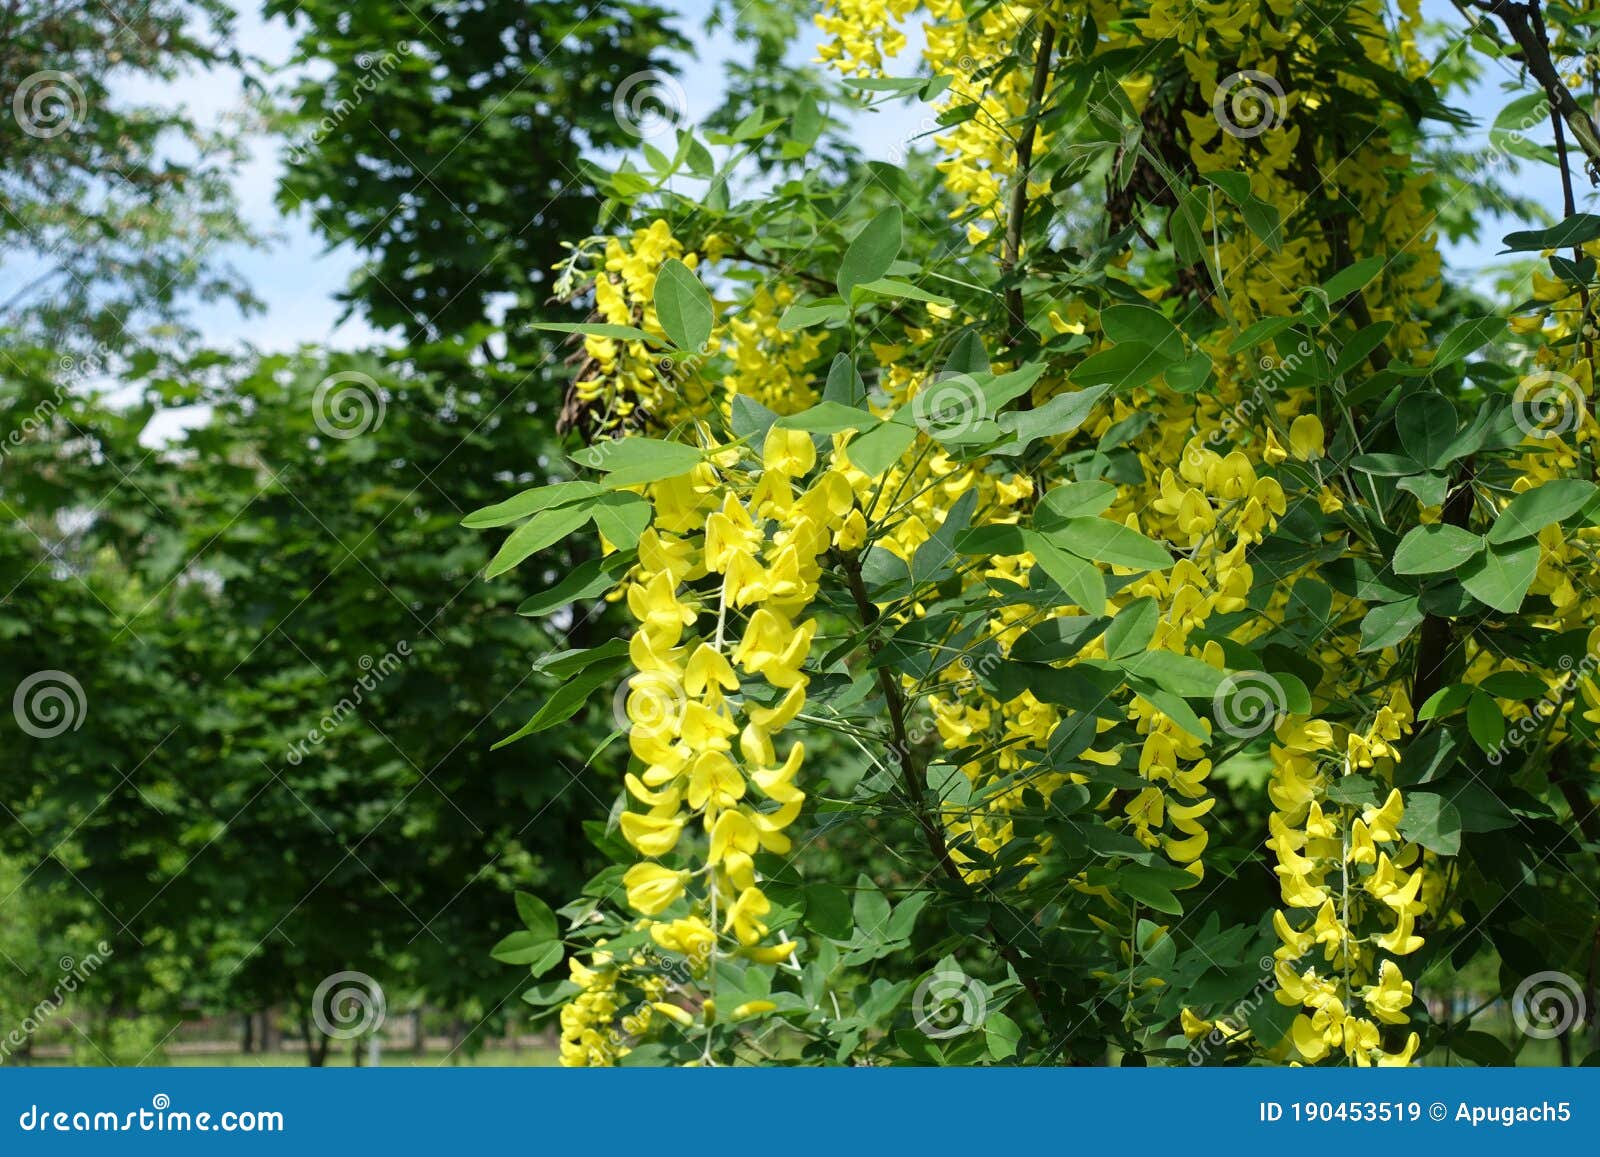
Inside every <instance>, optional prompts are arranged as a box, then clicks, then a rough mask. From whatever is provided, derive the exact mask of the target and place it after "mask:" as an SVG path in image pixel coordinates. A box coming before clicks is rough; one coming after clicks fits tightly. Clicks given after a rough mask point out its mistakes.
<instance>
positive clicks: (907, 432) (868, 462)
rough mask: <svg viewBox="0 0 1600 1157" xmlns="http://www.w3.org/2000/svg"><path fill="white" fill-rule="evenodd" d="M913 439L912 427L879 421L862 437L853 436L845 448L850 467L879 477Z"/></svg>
mask: <svg viewBox="0 0 1600 1157" xmlns="http://www.w3.org/2000/svg"><path fill="white" fill-rule="evenodd" d="M916 440H917V429H916V427H915V426H906V425H902V424H901V423H899V422H882V423H879V424H878V425H877V426H875V427H874V428H872V429H870V430H868V431H867V432H866V433H864V434H857V435H856V436H855V437H854V438H852V439H850V441H849V443H848V444H847V445H846V447H845V454H846V455H847V456H848V457H849V459H850V462H851V464H852V465H854V466H855V467H856V469H858V470H863V471H865V472H866V473H868V474H872V475H878V474H882V473H883V472H884V471H885V470H887V469H888V468H889V467H890V466H893V465H894V464H895V463H896V462H898V461H900V456H901V455H902V454H904V453H905V452H906V451H907V450H908V449H909V448H910V446H911V443H913V442H915V441H916Z"/></svg>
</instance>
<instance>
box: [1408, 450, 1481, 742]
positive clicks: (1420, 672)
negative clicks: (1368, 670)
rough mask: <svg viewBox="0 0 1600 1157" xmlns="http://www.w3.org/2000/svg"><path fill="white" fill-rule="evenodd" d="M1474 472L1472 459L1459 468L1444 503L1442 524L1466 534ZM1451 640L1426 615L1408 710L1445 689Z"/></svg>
mask: <svg viewBox="0 0 1600 1157" xmlns="http://www.w3.org/2000/svg"><path fill="white" fill-rule="evenodd" d="M1475 474H1476V472H1475V470H1474V468H1473V462H1472V459H1471V458H1468V459H1467V460H1466V461H1465V462H1463V463H1462V464H1461V477H1460V479H1459V480H1458V481H1457V483H1456V488H1455V489H1454V490H1452V491H1451V492H1450V497H1449V498H1447V499H1446V500H1445V504H1444V512H1443V518H1442V520H1441V521H1443V522H1444V523H1446V524H1447V525H1449V526H1457V527H1460V528H1461V529H1463V530H1465V529H1466V527H1467V523H1468V521H1469V520H1470V519H1471V517H1472V481H1473V478H1474V477H1475ZM1453 641H1454V640H1453V639H1452V637H1451V632H1450V620H1449V619H1447V618H1444V617H1442V616H1440V615H1428V616H1427V617H1426V618H1424V619H1423V620H1422V630H1421V634H1420V635H1419V637H1418V639H1417V666H1416V670H1415V672H1413V674H1412V679H1411V707H1412V710H1419V709H1420V708H1421V707H1422V705H1423V704H1424V703H1426V702H1427V701H1428V700H1429V699H1431V698H1432V697H1433V694H1434V692H1435V691H1437V690H1439V688H1440V687H1442V686H1443V685H1444V672H1445V660H1447V659H1448V658H1449V657H1450V647H1451V644H1452V642H1453Z"/></svg>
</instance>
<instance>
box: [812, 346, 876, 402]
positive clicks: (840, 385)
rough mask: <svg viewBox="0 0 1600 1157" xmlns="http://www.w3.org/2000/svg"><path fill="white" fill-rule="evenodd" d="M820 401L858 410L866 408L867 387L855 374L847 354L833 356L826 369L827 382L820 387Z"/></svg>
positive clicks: (852, 363)
mask: <svg viewBox="0 0 1600 1157" xmlns="http://www.w3.org/2000/svg"><path fill="white" fill-rule="evenodd" d="M822 400H823V401H825V402H837V403H839V404H840V405H841V406H853V407H855V408H856V409H858V410H864V409H866V408H867V386H866V383H865V382H863V381H862V380H861V375H860V374H859V373H857V372H856V364H855V362H853V361H851V360H850V355H849V354H844V353H840V354H835V355H834V356H833V364H832V365H830V366H829V367H828V380H827V382H826V383H824V384H823V387H822Z"/></svg>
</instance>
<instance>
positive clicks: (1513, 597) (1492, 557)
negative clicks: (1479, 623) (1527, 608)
mask: <svg viewBox="0 0 1600 1157" xmlns="http://www.w3.org/2000/svg"><path fill="white" fill-rule="evenodd" d="M1538 572H1539V543H1538V540H1536V539H1523V540H1522V541H1519V542H1512V543H1501V544H1499V545H1497V546H1491V547H1489V549H1488V550H1486V551H1484V552H1483V553H1482V554H1481V555H1479V556H1478V557H1477V558H1475V559H1473V560H1472V561H1471V562H1470V563H1468V564H1467V565H1466V566H1465V567H1463V568H1462V570H1461V585H1462V586H1464V587H1466V588H1467V593H1468V594H1470V595H1471V596H1472V597H1473V598H1475V599H1477V600H1478V601H1479V602H1480V603H1486V604H1488V605H1489V606H1491V607H1493V608H1494V609H1495V610H1497V611H1505V612H1506V613H1508V614H1510V613H1512V612H1515V611H1517V610H1520V609H1521V608H1522V600H1523V598H1524V597H1526V595H1527V593H1528V588H1529V587H1530V586H1532V585H1533V580H1534V577H1535V576H1536V575H1537V574H1538Z"/></svg>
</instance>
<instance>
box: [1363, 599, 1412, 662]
mask: <svg viewBox="0 0 1600 1157" xmlns="http://www.w3.org/2000/svg"><path fill="white" fill-rule="evenodd" d="M1421 625H1422V607H1421V606H1420V605H1419V604H1418V601H1417V600H1416V599H1415V598H1410V599H1401V600H1400V601H1399V602H1397V603H1382V604H1380V605H1378V606H1376V607H1373V608H1372V609H1371V610H1370V611H1368V612H1367V614H1366V617H1365V618H1363V619H1362V620H1361V650H1362V651H1381V650H1382V649H1383V648H1385V647H1392V646H1394V645H1395V644H1396V643H1398V642H1400V641H1401V640H1402V639H1405V638H1406V637H1407V636H1409V635H1410V634H1411V632H1412V631H1414V630H1416V629H1417V628H1418V627H1420V626H1421Z"/></svg>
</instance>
